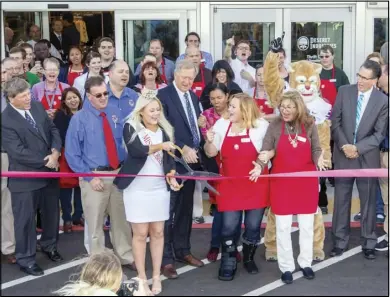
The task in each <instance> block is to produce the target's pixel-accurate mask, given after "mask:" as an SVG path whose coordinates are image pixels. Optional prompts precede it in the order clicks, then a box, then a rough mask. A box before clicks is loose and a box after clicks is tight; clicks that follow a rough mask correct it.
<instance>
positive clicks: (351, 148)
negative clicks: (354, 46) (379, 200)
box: [330, 61, 389, 259]
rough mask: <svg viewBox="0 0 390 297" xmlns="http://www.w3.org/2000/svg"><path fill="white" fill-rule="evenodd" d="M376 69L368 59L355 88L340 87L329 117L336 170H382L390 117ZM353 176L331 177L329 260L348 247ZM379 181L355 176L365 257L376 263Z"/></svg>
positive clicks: (373, 63)
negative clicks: (382, 149)
mask: <svg viewBox="0 0 390 297" xmlns="http://www.w3.org/2000/svg"><path fill="white" fill-rule="evenodd" d="M380 76H381V68H380V65H379V64H378V63H376V62H374V61H366V62H364V64H363V65H362V66H361V67H360V70H359V73H358V74H357V80H358V82H357V84H354V85H348V86H342V87H340V89H339V92H338V94H337V98H336V103H335V105H334V108H333V113H332V137H333V140H334V155H333V158H334V165H335V169H351V170H355V169H367V168H380V151H379V145H380V143H381V142H382V140H383V139H384V131H385V126H386V124H387V120H388V116H389V103H388V99H387V97H386V96H385V95H384V94H383V93H382V92H380V91H379V90H377V89H376V87H375V86H376V84H377V82H378V78H379V77H380ZM354 182H355V178H354V177H348V178H336V179H335V198H334V200H335V201H334V213H333V222H332V233H333V240H334V248H333V250H332V251H331V253H330V256H339V255H341V254H342V253H343V252H344V251H345V250H346V249H347V246H348V240H349V233H350V218H351V199H352V189H353V184H354ZM377 182H378V179H377V178H365V177H361V178H356V183H357V188H358V191H359V199H360V210H361V220H360V222H361V237H362V239H363V241H362V248H363V253H364V257H365V258H367V259H375V245H376V243H377V237H376V234H375V228H376V191H377Z"/></svg>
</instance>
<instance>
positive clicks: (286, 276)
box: [280, 271, 293, 285]
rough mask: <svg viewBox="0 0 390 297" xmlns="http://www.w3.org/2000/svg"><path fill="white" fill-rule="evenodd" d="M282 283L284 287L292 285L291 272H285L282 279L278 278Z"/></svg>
mask: <svg viewBox="0 0 390 297" xmlns="http://www.w3.org/2000/svg"><path fill="white" fill-rule="evenodd" d="M280 279H281V280H282V282H284V283H285V284H286V285H289V284H292V283H293V276H292V273H291V271H286V272H285V273H283V274H282V277H281V278H280Z"/></svg>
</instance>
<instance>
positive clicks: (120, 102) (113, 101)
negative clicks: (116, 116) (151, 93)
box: [107, 84, 139, 119]
mask: <svg viewBox="0 0 390 297" xmlns="http://www.w3.org/2000/svg"><path fill="white" fill-rule="evenodd" d="M107 91H108V105H109V106H114V107H116V108H119V110H120V111H121V116H122V119H126V118H127V117H128V116H129V115H130V113H131V112H132V111H133V109H134V107H135V103H136V102H137V100H138V96H139V95H138V93H137V92H136V91H133V90H132V89H130V88H128V87H125V88H124V89H123V91H122V94H121V97H120V98H117V97H116V96H115V95H114V94H113V93H112V91H111V88H110V84H108V85H107Z"/></svg>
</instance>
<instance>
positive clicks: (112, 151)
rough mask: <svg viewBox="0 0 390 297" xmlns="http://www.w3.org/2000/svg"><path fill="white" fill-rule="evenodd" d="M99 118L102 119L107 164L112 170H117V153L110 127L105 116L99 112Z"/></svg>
mask: <svg viewBox="0 0 390 297" xmlns="http://www.w3.org/2000/svg"><path fill="white" fill-rule="evenodd" d="M100 116H101V117H102V118H103V132H104V139H105V141H106V149H107V156H108V163H109V165H110V166H111V167H112V168H114V169H117V168H118V166H119V159H118V153H117V151H116V143H115V139H114V135H113V134H112V130H111V126H110V123H109V122H108V120H107V117H106V114H105V113H104V112H101V113H100Z"/></svg>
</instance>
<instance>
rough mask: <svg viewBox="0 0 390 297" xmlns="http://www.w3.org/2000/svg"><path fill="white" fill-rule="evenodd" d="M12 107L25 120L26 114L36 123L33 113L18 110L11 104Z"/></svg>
mask: <svg viewBox="0 0 390 297" xmlns="http://www.w3.org/2000/svg"><path fill="white" fill-rule="evenodd" d="M10 105H11V106H12V107H13V108H14V109H15V110H16V111H17V112H18V113H19V114H20V115H21V116H22V117H23V118H24V119H25V118H26V112H27V113H28V115H29V116H30V118H32V120H33V121H34V122H35V123H36V121H35V120H34V118H33V116H32V114H31V112H30V111H29V110H26V109H18V108H16V107H15V106H13V105H12V104H11V103H10Z"/></svg>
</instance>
